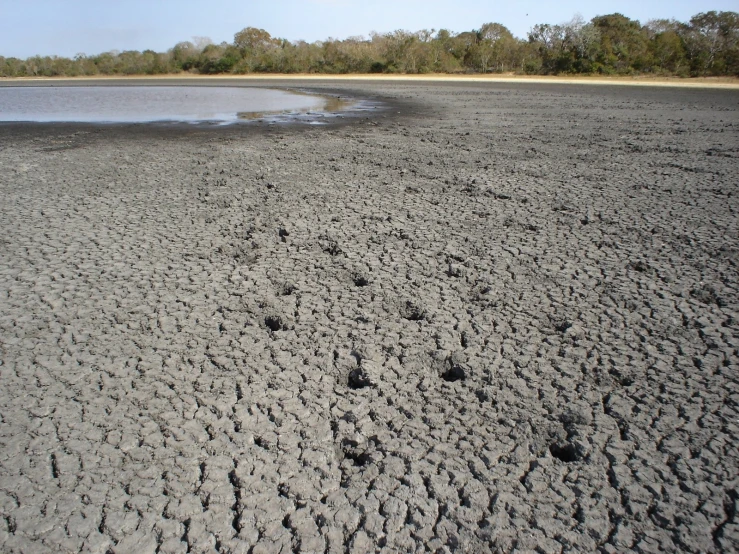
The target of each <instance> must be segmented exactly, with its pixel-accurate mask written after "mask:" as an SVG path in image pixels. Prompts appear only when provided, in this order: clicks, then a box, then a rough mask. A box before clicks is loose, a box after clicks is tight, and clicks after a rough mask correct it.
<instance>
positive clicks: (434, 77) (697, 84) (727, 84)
mask: <svg viewBox="0 0 739 554" xmlns="http://www.w3.org/2000/svg"><path fill="white" fill-rule="evenodd" d="M131 80H141V81H159V80H161V81H170V80H187V81H210V82H217V81H224V82H226V81H230V82H233V81H239V80H243V81H245V82H260V81H287V82H289V81H330V82H336V83H348V82H353V81H355V82H362V81H370V82H377V83H382V82H388V83H390V82H395V83H413V82H418V83H445V82H446V83H498V84H499V83H513V84H568V85H600V86H603V85H615V86H638V87H668V88H706V89H725V90H739V78H731V77H695V78H686V79H681V78H678V77H646V76H639V77H620V76H619V77H602V76H597V77H596V76H592V77H591V76H571V77H570V76H567V77H564V76H540V75H537V76H521V75H489V76H483V75H451V74H426V75H387V74H344V75H328V74H326V75H324V74H271V73H259V74H247V75H193V74H168V75H126V76H121V75H115V76H107V75H106V76H102V75H101V76H81V77H0V86H7V85H8V84H12V83H29V82H33V83H55V82H65V81H68V82H87V81H106V82H111V81H122V82H125V81H131Z"/></svg>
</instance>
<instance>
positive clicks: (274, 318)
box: [264, 315, 288, 333]
mask: <svg viewBox="0 0 739 554" xmlns="http://www.w3.org/2000/svg"><path fill="white" fill-rule="evenodd" d="M264 325H266V327H267V329H269V330H270V331H272V332H273V333H276V332H278V331H286V330H287V329H288V327H287V323H286V322H285V321H284V320H283V319H282V317H281V316H279V315H268V316H267V317H265V318H264Z"/></svg>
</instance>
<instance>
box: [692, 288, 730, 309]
mask: <svg viewBox="0 0 739 554" xmlns="http://www.w3.org/2000/svg"><path fill="white" fill-rule="evenodd" d="M690 296H692V297H693V298H695V299H696V300H698V301H699V302H703V303H704V304H707V305H709V306H710V305H711V304H715V305H716V306H718V307H719V308H723V307H724V306H726V302H724V300H723V298H721V297H720V296H719V295H718V293H717V292H716V289H714V288H713V287H712V286H710V285H702V286H700V287H697V288H694V289H693V290H691V291H690Z"/></svg>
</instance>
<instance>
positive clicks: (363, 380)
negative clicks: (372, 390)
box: [347, 367, 372, 390]
mask: <svg viewBox="0 0 739 554" xmlns="http://www.w3.org/2000/svg"><path fill="white" fill-rule="evenodd" d="M347 386H348V387H349V388H350V389H354V390H357V389H364V388H367V387H370V386H372V381H371V380H370V378H369V375H367V372H366V371H364V369H362V368H361V367H356V368H354V369H352V370H351V372H350V373H349V378H348V381H347Z"/></svg>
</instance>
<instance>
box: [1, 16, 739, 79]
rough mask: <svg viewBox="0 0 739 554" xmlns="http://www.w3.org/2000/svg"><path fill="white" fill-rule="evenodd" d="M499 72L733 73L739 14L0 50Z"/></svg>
mask: <svg viewBox="0 0 739 554" xmlns="http://www.w3.org/2000/svg"><path fill="white" fill-rule="evenodd" d="M181 72H190V73H199V74H222V73H233V74H246V73H325V74H342V73H407V74H417V73H504V72H514V73H520V74H530V75H558V74H602V75H629V74H654V75H676V76H680V77H691V76H720V75H728V76H739V14H737V13H736V12H716V11H709V12H705V13H699V14H697V15H695V16H693V17H692V18H691V19H690V21H688V22H680V21H676V20H674V19H657V20H651V21H649V22H647V23H646V24H645V25H642V24H641V23H640V22H639V21H636V20H633V19H629V18H628V17H626V16H624V15H622V14H619V13H614V14H609V15H601V16H597V17H594V18H593V19H591V20H590V21H585V20H584V19H583V18H582V17H580V16H575V17H574V18H573V19H572V20H571V21H569V22H567V23H563V24H559V25H551V24H548V23H542V24H538V25H534V27H532V28H531V30H530V31H529V33H528V36H527V37H526V38H525V39H520V38H516V37H514V36H513V34H512V33H511V32H510V30H509V29H507V28H506V27H505V26H504V25H501V24H500V23H486V24H484V25H482V26H481V27H480V28H479V29H475V30H472V31H466V32H462V33H453V32H451V31H449V30H446V29H441V30H438V31H437V30H435V29H431V30H422V31H418V32H408V31H394V32H391V33H383V34H380V33H372V34H371V35H370V36H369V37H350V38H347V39H344V40H338V39H331V38H329V39H327V40H325V41H318V42H313V43H308V42H305V41H294V42H291V41H289V40H285V39H281V38H274V37H272V36H271V35H270V34H269V33H268V32H267V31H265V30H263V29H256V28H253V27H247V28H245V29H243V30H241V31H239V32H238V33H236V34H235V35H234V40H233V42H232V43H227V42H223V43H221V44H213V43H212V42H211V41H210V40H209V39H205V38H202V37H196V38H195V39H194V40H193V41H188V42H180V43H178V44H176V45H175V46H174V47H173V48H171V49H169V50H168V51H167V52H154V51H153V50H144V51H143V52H139V51H125V52H106V53H103V54H99V55H96V56H86V55H84V54H79V55H77V56H75V57H74V58H72V59H70V58H64V57H57V56H34V57H31V58H27V59H25V60H22V59H18V58H5V57H2V56H0V76H3V77H37V76H44V77H53V76H68V77H72V76H95V75H159V74H169V73H174V74H176V73H181Z"/></svg>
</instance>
